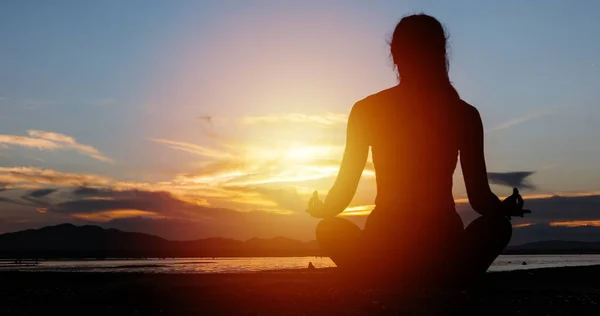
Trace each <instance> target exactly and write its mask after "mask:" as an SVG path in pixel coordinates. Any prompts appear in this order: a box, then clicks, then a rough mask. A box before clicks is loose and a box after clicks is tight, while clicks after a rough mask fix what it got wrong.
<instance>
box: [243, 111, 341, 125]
mask: <svg viewBox="0 0 600 316" xmlns="http://www.w3.org/2000/svg"><path fill="white" fill-rule="evenodd" d="M241 121H242V123H244V124H264V123H284V124H286V123H308V124H318V125H338V124H345V123H346V122H347V121H348V116H347V115H345V114H339V113H327V114H324V115H307V114H302V113H287V114H280V115H269V116H248V117H244V118H242V120H241Z"/></svg>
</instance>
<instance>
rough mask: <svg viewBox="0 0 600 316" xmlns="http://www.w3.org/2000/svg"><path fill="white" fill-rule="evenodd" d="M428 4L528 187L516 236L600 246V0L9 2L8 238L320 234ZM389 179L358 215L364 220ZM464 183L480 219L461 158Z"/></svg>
mask: <svg viewBox="0 0 600 316" xmlns="http://www.w3.org/2000/svg"><path fill="white" fill-rule="evenodd" d="M418 12H425V13H427V14H430V15H433V16H435V17H437V18H438V19H439V20H440V21H441V22H442V23H443V24H445V26H446V28H447V30H448V32H449V33H450V58H451V60H450V65H451V66H450V68H451V73H450V76H451V79H452V81H453V82H454V84H455V86H456V88H457V90H458V91H459V93H460V94H461V96H462V98H463V99H464V100H466V101H467V102H469V103H471V104H473V105H474V106H476V107H477V108H478V109H479V111H480V113H481V115H482V118H483V121H484V126H485V129H486V135H485V141H486V157H487V165H488V171H490V172H492V173H495V174H491V176H490V181H491V182H493V183H498V184H492V189H493V190H494V192H496V193H497V194H498V195H500V196H505V195H507V194H509V192H510V190H511V187H512V186H511V185H514V184H519V185H523V186H524V189H523V194H524V195H525V196H526V201H527V202H526V203H528V204H527V205H528V206H530V207H531V208H532V209H533V210H534V214H532V215H531V216H529V217H527V218H524V219H518V220H515V222H514V224H515V226H518V227H517V228H516V229H515V231H516V236H517V237H518V238H521V239H523V240H533V239H536V238H537V239H540V238H553V239H554V238H556V239H558V238H579V239H582V238H583V239H598V240H600V230H596V227H598V229H600V164H599V163H598V162H599V161H600V140H599V138H598V135H600V106H599V105H600V104H599V102H600V89H599V87H600V37H599V36H598V35H597V31H598V30H599V29H600V22H599V21H598V19H597V15H598V12H600V2H597V1H583V0H581V1H545V2H544V5H543V6H542V5H541V4H540V3H539V2H536V1H503V2H493V3H492V2H489V1H487V2H485V3H484V2H483V1H475V0H473V1H452V2H451V1H445V0H440V1H416V0H412V1H341V0H340V1H322V0H321V1H316V0H315V1H276V0H273V1H241V0H239V1H95V2H92V1H3V2H2V3H0V38H1V39H2V40H1V41H0V233H3V232H9V231H15V230H20V229H25V228H38V227H42V226H45V225H51V224H58V223H63V222H72V223H78V224H88V223H92V224H99V225H102V226H104V227H117V228H121V229H125V230H133V231H143V232H148V233H153V234H158V235H161V236H163V237H166V238H171V239H190V238H201V237H208V236H224V237H232V238H250V237H253V236H258V237H273V236H276V235H284V236H288V237H293V238H299V239H304V240H309V239H312V238H313V236H312V234H313V229H314V225H315V224H316V223H317V220H316V219H313V218H310V216H309V215H307V214H306V213H305V212H304V210H305V208H306V204H307V201H308V198H309V197H310V194H311V193H312V192H313V191H314V190H318V191H319V192H320V193H321V197H322V198H323V197H324V196H325V194H326V193H327V191H328V189H329V188H330V186H331V184H332V183H333V181H334V179H335V176H336V174H337V170H338V167H339V161H340V159H341V154H342V151H343V148H344V140H345V134H344V133H345V128H346V119H347V115H348V113H349V112H350V109H351V107H352V105H353V104H354V103H355V102H356V101H358V100H360V99H362V98H364V97H366V96H367V95H369V94H372V93H375V92H378V91H380V90H383V89H386V88H388V87H390V86H393V85H395V84H396V83H397V80H396V75H395V72H394V69H393V66H392V62H391V59H390V57H389V47H388V44H387V41H388V40H389V38H390V36H391V33H392V31H393V29H394V27H395V25H396V23H397V22H398V20H399V19H400V18H401V17H402V16H404V15H407V14H410V13H418ZM515 172H531V175H529V176H528V177H527V178H526V179H523V176H521V174H516V173H515ZM374 181H375V178H374V174H373V172H372V168H367V169H366V170H365V173H364V174H363V179H362V180H361V184H360V187H359V191H358V193H357V195H356V197H355V199H354V200H353V202H352V205H351V207H350V208H349V209H348V210H346V212H345V214H344V215H345V216H348V217H349V218H353V220H356V221H358V222H360V221H364V216H365V215H366V214H367V213H368V211H369V210H370V209H371V208H372V204H373V200H374V197H375V186H374V184H375V182H374ZM501 182H504V183H506V184H508V185H501ZM454 193H455V198H456V199H457V201H458V202H459V205H458V209H459V211H460V212H461V215H463V217H464V218H465V220H468V219H472V218H473V214H470V213H469V212H471V213H472V211H470V210H469V207H468V206H467V205H466V204H464V203H463V202H464V199H465V198H466V194H465V190H464V184H463V183H462V178H461V172H460V169H457V171H456V174H455V189H454ZM527 197H528V198H527ZM549 197H552V198H549ZM519 230H523V231H526V230H527V231H528V232H529V235H527V236H525V235H522V236H521V235H519V234H520V233H518V232H517V231H519ZM575 231H577V232H576V233H575ZM553 234H554V235H553ZM561 234H562V235H561ZM519 236H521V237H519ZM561 236H566V237H561ZM594 236H598V238H595V237H594Z"/></svg>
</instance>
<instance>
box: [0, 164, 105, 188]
mask: <svg viewBox="0 0 600 316" xmlns="http://www.w3.org/2000/svg"><path fill="white" fill-rule="evenodd" d="M0 182H1V183H5V184H10V185H12V186H21V185H25V186H32V185H58V186H78V185H106V184H109V183H111V182H112V180H111V179H110V178H107V177H104V176H99V175H93V174H81V173H66V172H59V171H55V170H51V169H42V168H36V167H0Z"/></svg>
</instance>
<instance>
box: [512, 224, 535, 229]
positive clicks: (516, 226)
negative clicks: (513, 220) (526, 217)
mask: <svg viewBox="0 0 600 316" xmlns="http://www.w3.org/2000/svg"><path fill="white" fill-rule="evenodd" d="M531 225H533V223H521V224H515V225H512V227H513V228H522V227H529V226H531Z"/></svg>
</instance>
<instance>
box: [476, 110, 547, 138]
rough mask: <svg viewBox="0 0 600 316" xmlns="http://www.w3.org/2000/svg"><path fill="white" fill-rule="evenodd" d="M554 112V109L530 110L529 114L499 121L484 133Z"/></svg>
mask: <svg viewBox="0 0 600 316" xmlns="http://www.w3.org/2000/svg"><path fill="white" fill-rule="evenodd" d="M554 113H556V111H555V110H541V111H536V112H532V113H530V114H527V115H525V116H521V117H518V118H514V119H512V120H509V121H506V122H504V123H501V124H499V125H496V126H494V127H492V128H490V129H488V130H486V131H485V132H486V133H491V132H496V131H500V130H504V129H507V128H509V127H512V126H515V125H518V124H522V123H525V122H528V121H531V120H533V119H536V118H539V117H542V116H545V115H548V114H554Z"/></svg>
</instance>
